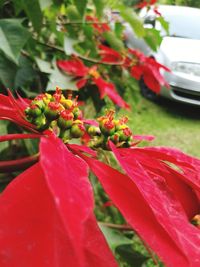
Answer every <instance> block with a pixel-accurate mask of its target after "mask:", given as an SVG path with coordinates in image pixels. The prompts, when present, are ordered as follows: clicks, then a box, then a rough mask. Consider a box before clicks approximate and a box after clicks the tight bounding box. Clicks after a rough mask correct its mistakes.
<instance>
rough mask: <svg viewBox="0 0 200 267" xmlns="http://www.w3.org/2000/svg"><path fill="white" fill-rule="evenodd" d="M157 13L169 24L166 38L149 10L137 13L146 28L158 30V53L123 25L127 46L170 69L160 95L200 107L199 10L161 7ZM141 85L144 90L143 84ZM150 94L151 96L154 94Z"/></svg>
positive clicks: (165, 75) (128, 27)
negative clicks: (160, 40)
mask: <svg viewBox="0 0 200 267" xmlns="http://www.w3.org/2000/svg"><path fill="white" fill-rule="evenodd" d="M158 11H159V12H160V13H161V14H162V16H163V17H164V18H165V20H166V21H168V22H169V35H166V34H165V33H164V31H163V30H162V29H161V25H160V23H159V22H158V21H156V20H155V16H156V15H155V13H153V11H152V10H150V11H148V12H146V11H145V10H142V11H141V13H140V16H141V17H143V19H144V22H145V26H146V27H155V28H156V29H159V30H161V35H163V40H162V42H161V45H160V48H159V49H158V50H157V52H154V51H152V50H151V49H150V48H149V46H148V45H147V44H146V43H145V41H144V40H142V39H138V38H137V37H136V36H135V34H134V32H133V30H132V28H131V27H130V26H129V25H128V24H126V25H125V35H126V44H127V46H128V47H129V48H134V49H140V50H141V51H142V52H143V53H144V54H145V55H147V56H151V57H154V58H155V59H156V60H157V61H158V62H159V63H161V64H163V65H165V66H167V67H168V68H169V69H171V72H170V73H168V72H165V71H163V75H164V77H165V79H166V81H167V82H168V83H169V85H170V90H169V89H167V88H162V89H161V92H160V95H161V96H165V97H167V98H170V99H172V100H176V101H179V102H184V103H189V104H193V105H200V9H197V8H190V7H182V6H167V5H161V6H159V7H158ZM140 84H141V86H142V87H144V83H140ZM142 89H143V90H144V89H145V90H146V91H145V90H144V94H145V92H147V94H146V96H147V97H148V88H142ZM149 95H150V96H153V93H151V92H150V94H149ZM149 98H151V97H149Z"/></svg>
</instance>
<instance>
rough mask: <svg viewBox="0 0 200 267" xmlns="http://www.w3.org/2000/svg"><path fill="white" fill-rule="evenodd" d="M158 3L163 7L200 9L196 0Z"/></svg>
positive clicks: (168, 0) (172, 0)
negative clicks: (177, 6)
mask: <svg viewBox="0 0 200 267" xmlns="http://www.w3.org/2000/svg"><path fill="white" fill-rule="evenodd" d="M159 3H160V4H165V5H180V6H190V7H197V8H200V3H199V1H196V0H159Z"/></svg>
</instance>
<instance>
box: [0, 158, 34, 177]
mask: <svg viewBox="0 0 200 267" xmlns="http://www.w3.org/2000/svg"><path fill="white" fill-rule="evenodd" d="M38 159H39V154H35V155H32V156H29V157H24V158H21V159H16V160H8V161H7V160H6V161H0V173H6V172H15V171H21V170H24V169H26V168H28V167H30V166H32V165H33V164H34V163H36V162H37V161H38Z"/></svg>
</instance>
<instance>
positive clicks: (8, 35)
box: [0, 19, 30, 64]
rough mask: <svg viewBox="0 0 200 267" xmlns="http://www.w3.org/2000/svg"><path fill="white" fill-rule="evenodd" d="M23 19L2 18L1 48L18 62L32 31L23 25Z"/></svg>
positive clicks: (0, 29) (0, 28) (0, 23)
mask: <svg viewBox="0 0 200 267" xmlns="http://www.w3.org/2000/svg"><path fill="white" fill-rule="evenodd" d="M21 22H22V20H21V19H0V44H1V45H0V49H1V50H2V51H3V52H4V54H5V55H6V56H7V57H8V58H10V59H12V61H13V62H15V63H16V64H17V63H18V59H19V56H20V52H21V49H22V48H23V47H24V45H25V43H26V42H27V40H28V38H29V37H30V33H29V32H28V31H27V30H26V29H25V28H24V27H23V26H22V25H21Z"/></svg>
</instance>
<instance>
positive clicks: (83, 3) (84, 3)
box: [74, 0, 87, 17]
mask: <svg viewBox="0 0 200 267" xmlns="http://www.w3.org/2000/svg"><path fill="white" fill-rule="evenodd" d="M74 4H75V6H76V8H77V10H78V11H79V13H80V15H81V17H83V16H84V13H85V9H86V6H87V0H81V1H80V0H74Z"/></svg>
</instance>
